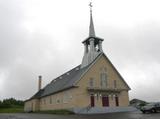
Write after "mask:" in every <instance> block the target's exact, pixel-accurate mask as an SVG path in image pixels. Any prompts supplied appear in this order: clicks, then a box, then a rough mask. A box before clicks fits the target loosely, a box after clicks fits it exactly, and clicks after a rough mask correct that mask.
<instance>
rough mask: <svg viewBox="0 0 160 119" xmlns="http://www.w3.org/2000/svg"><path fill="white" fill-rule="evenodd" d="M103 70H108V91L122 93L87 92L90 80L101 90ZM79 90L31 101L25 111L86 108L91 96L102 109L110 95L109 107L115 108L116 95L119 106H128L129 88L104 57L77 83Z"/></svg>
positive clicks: (74, 89)
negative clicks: (106, 97) (105, 97)
mask: <svg viewBox="0 0 160 119" xmlns="http://www.w3.org/2000/svg"><path fill="white" fill-rule="evenodd" d="M102 68H107V71H106V72H107V78H108V80H107V84H108V85H107V87H106V88H107V89H123V90H122V91H121V92H120V93H115V92H107V91H105V92H104V91H103V92H92V91H89V90H87V88H88V87H89V80H90V78H93V79H94V86H93V87H95V88H99V89H101V88H102V87H101V85H100V82H101V81H100V74H101V73H102V70H101V69H102ZM114 80H116V82H117V86H116V88H115V87H114ZM76 85H77V88H71V89H68V90H65V91H62V92H59V93H56V94H53V95H50V96H46V97H43V98H41V99H40V100H35V99H34V100H30V101H27V102H25V110H31V109H32V110H33V111H36V110H55V109H70V108H74V107H76V108H84V107H87V106H89V105H90V95H91V94H94V95H95V94H96V96H95V106H97V107H102V96H103V95H105V96H106V95H108V97H109V106H110V107H115V106H116V104H115V94H116V95H118V98H119V106H121V107H123V106H128V104H129V97H128V87H127V86H126V85H125V83H124V82H123V81H122V79H121V77H120V76H119V75H118V74H117V72H116V71H115V70H114V68H113V67H112V65H111V64H110V63H109V62H108V61H107V59H106V58H105V57H104V56H102V57H100V59H98V60H97V62H96V63H95V64H94V65H93V66H92V67H91V68H90V70H88V72H86V74H85V75H84V76H83V77H82V78H81V80H80V81H78V82H77V83H76Z"/></svg>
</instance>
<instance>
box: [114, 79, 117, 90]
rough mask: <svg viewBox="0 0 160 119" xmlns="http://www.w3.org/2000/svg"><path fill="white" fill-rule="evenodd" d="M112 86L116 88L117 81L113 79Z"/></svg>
mask: <svg viewBox="0 0 160 119" xmlns="http://www.w3.org/2000/svg"><path fill="white" fill-rule="evenodd" d="M114 88H117V81H116V80H114Z"/></svg>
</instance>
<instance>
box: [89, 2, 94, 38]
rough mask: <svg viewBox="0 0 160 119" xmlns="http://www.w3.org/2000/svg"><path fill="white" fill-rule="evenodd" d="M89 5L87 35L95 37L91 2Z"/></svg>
mask: <svg viewBox="0 0 160 119" xmlns="http://www.w3.org/2000/svg"><path fill="white" fill-rule="evenodd" d="M89 6H90V26H89V37H95V31H94V24H93V18H92V7H93V6H92V2H90V4H89Z"/></svg>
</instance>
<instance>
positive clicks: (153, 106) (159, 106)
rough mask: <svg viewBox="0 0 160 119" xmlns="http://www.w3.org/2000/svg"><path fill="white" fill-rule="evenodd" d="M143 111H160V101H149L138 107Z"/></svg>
mask: <svg viewBox="0 0 160 119" xmlns="http://www.w3.org/2000/svg"><path fill="white" fill-rule="evenodd" d="M140 110H141V111H142V112H143V113H146V112H150V113H156V112H159V111H160V103H149V104H147V105H145V106H143V107H141V109H140Z"/></svg>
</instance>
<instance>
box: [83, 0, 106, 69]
mask: <svg viewBox="0 0 160 119" xmlns="http://www.w3.org/2000/svg"><path fill="white" fill-rule="evenodd" d="M89 6H90V26H89V37H88V38H86V39H85V40H84V41H83V42H82V43H83V44H84V56H83V60H82V64H81V68H83V67H85V66H87V65H89V64H90V63H92V62H93V61H94V59H95V58H96V57H97V56H98V55H99V54H101V53H103V50H102V42H103V39H101V38H99V37H96V34H95V30H94V24H93V18H92V7H93V6H92V2H90V4H89Z"/></svg>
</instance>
